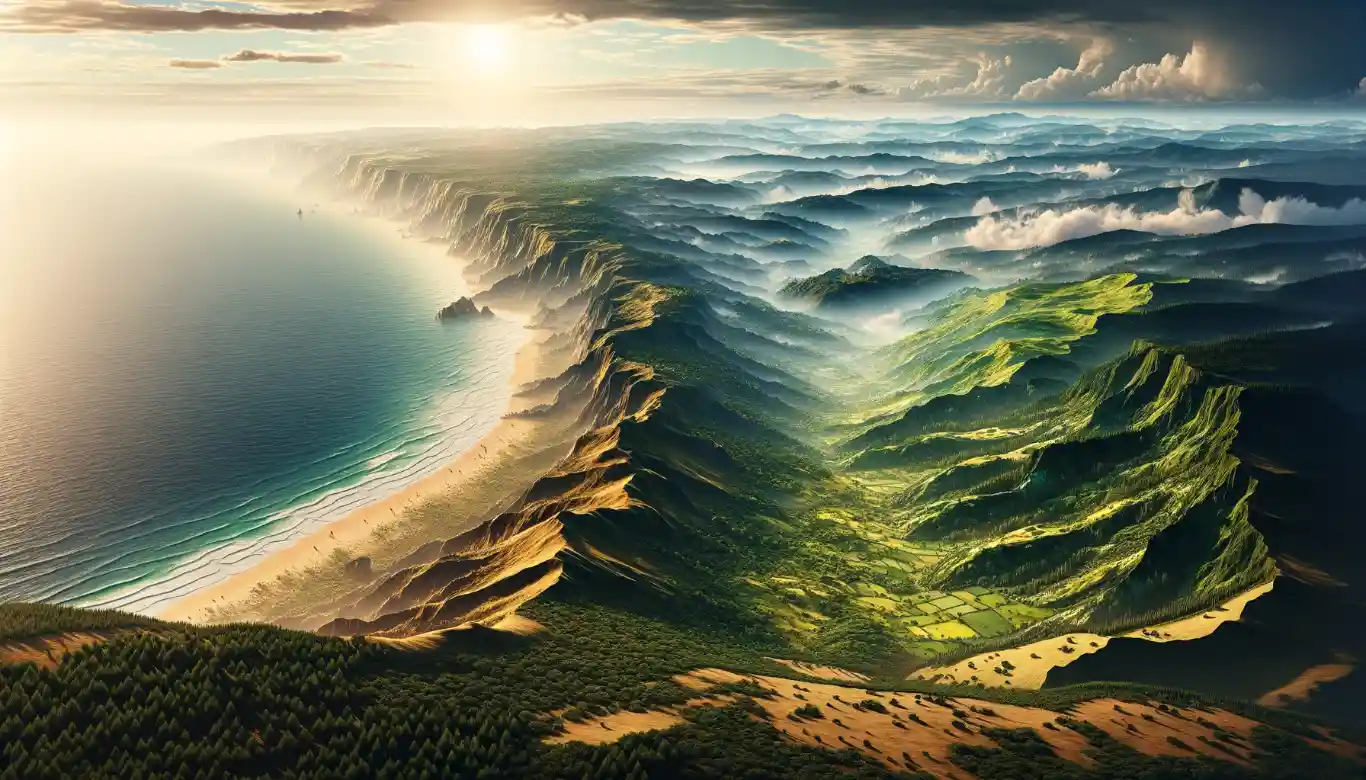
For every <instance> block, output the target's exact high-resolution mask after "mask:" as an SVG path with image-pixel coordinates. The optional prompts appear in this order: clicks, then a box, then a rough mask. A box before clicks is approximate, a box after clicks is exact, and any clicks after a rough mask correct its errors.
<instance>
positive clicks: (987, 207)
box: [972, 195, 1001, 217]
mask: <svg viewBox="0 0 1366 780" xmlns="http://www.w3.org/2000/svg"><path fill="white" fill-rule="evenodd" d="M1000 210H1001V207H1000V206H997V205H996V204H995V203H992V202H991V198H988V197H986V196H985V195H983V196H982V199H981V200H979V201H977V202H976V203H974V204H972V216H974V217H981V216H985V215H987V214H990V213H992V212H994V211H1000Z"/></svg>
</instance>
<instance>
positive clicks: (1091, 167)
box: [1053, 161, 1118, 180]
mask: <svg viewBox="0 0 1366 780" xmlns="http://www.w3.org/2000/svg"><path fill="white" fill-rule="evenodd" d="M1053 173H1080V174H1082V175H1083V176H1085V177H1086V178H1088V179H1096V180H1100V179H1108V178H1110V177H1111V176H1114V175H1115V174H1116V173H1118V171H1116V170H1115V169H1114V168H1111V167H1110V163H1108V162H1105V161H1101V162H1098V163H1082V164H1081V165H1078V166H1077V167H1075V168H1064V167H1063V166H1061V165H1055V166H1053Z"/></svg>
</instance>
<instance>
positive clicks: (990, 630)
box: [960, 609, 1015, 636]
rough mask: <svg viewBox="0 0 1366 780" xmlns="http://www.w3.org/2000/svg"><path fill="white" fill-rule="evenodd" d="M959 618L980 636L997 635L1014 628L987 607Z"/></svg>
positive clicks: (1006, 632)
mask: <svg viewBox="0 0 1366 780" xmlns="http://www.w3.org/2000/svg"><path fill="white" fill-rule="evenodd" d="M960 619H961V620H962V621H963V622H964V623H966V624H968V626H970V627H971V628H972V630H973V631H976V632H977V633H978V635H980V636H998V635H1000V634H1008V633H1010V632H1011V631H1014V630H1015V626H1014V624H1012V623H1011V622H1010V621H1009V620H1007V619H1005V618H1003V617H1001V616H1000V615H999V614H998V613H996V612H993V611H991V610H989V609H983V610H978V611H977V612H973V613H972V614H970V615H964V616H963V617H962V618H960Z"/></svg>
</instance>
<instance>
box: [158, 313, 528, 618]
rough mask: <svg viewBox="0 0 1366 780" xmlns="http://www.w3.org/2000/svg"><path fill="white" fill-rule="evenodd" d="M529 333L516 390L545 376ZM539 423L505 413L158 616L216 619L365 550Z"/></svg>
mask: <svg viewBox="0 0 1366 780" xmlns="http://www.w3.org/2000/svg"><path fill="white" fill-rule="evenodd" d="M499 315H500V316H506V317H513V316H515V315H507V314H505V313H504V312H499ZM531 334H532V332H531V331H528V339H527V341H526V342H525V343H524V344H523V346H522V348H521V349H520V350H518V353H517V356H516V365H515V368H514V371H513V376H512V386H513V388H514V390H515V389H516V388H518V387H521V386H522V385H524V384H526V383H528V382H531V381H533V380H535V379H538V378H540V377H541V376H543V373H542V372H543V371H544V368H545V367H544V366H543V365H542V363H543V362H544V361H545V360H549V359H551V358H550V356H547V355H544V354H543V352H542V349H541V347H542V343H541V341H540V338H538V337H534V336H532V335H531ZM537 335H538V336H539V335H540V334H537ZM522 403H523V402H522V401H520V400H519V399H518V398H517V397H516V396H514V397H513V399H512V407H513V408H512V409H510V410H509V411H518V410H520V409H521V408H522ZM538 427H539V426H538V423H536V422H534V421H529V420H518V419H507V418H506V417H504V418H503V419H501V420H499V421H498V423H497V425H495V427H494V428H493V430H491V431H490V432H489V433H488V434H487V435H486V436H485V437H484V438H482V439H480V440H479V441H478V442H477V443H475V445H474V446H473V447H471V448H470V449H469V450H467V451H465V452H464V453H462V454H461V455H460V456H459V457H458V458H456V459H455V460H454V461H451V462H450V463H447V464H446V468H444V469H442V470H441V471H440V472H438V473H436V474H432V475H430V476H428V477H426V478H425V479H422V480H419V481H418V482H416V483H414V484H413V485H412V486H410V487H408V488H407V489H405V490H403V491H400V492H399V493H396V494H394V495H391V496H389V497H388V498H385V499H383V500H381V501H377V502H375V503H373V504H369V505H366V506H363V507H361V508H359V509H357V510H356V511H354V512H352V513H351V514H349V515H347V516H345V517H343V518H341V519H340V520H337V521H336V522H333V523H330V524H328V525H327V526H325V527H323V528H321V529H319V530H318V531H316V532H315V533H313V534H310V535H309V536H306V537H303V538H301V539H299V540H298V541H297V542H295V543H294V544H292V545H290V546H289V547H287V548H285V549H283V550H279V551H277V552H275V553H272V554H271V555H268V556H266V557H265V558H263V559H262V560H261V561H260V562H258V563H257V564H255V565H254V566H252V567H251V568H249V569H246V570H244V571H241V572H238V573H236V574H233V575H232V576H231V577H229V578H228V579H226V580H224V581H223V582H220V583H218V584H216V585H212V586H209V587H207V588H203V589H200V590H198V591H195V592H194V593H191V594H190V595H188V596H185V597H184V598H181V599H178V600H176V601H174V602H172V603H170V604H169V605H167V606H166V607H165V608H164V609H163V610H161V611H160V613H158V614H157V615H156V616H157V617H159V618H162V619H164V620H182V621H187V622H192V623H208V622H217V621H216V618H221V617H222V616H224V615H225V614H228V615H231V614H232V612H233V610H232V606H233V605H237V604H242V603H243V602H246V601H247V600H248V599H249V598H250V597H251V596H252V591H253V590H254V589H255V588H257V586H259V585H263V584H266V583H271V582H273V581H275V580H276V579H277V578H279V577H280V576H281V575H284V574H287V573H289V572H298V571H301V570H304V569H307V568H309V567H311V566H317V565H320V564H324V563H326V562H327V561H328V559H329V557H330V556H331V555H332V554H333V552H334V551H337V550H346V551H348V552H349V553H350V554H353V555H356V554H364V550H365V548H366V545H367V543H368V542H369V541H370V539H371V536H372V534H373V533H374V532H375V531H377V530H380V529H382V528H385V527H386V526H390V525H395V524H398V523H401V522H402V519H403V515H404V512H405V511H406V510H408V509H410V508H414V507H417V506H419V505H421V504H422V503H423V502H426V501H429V500H432V499H437V498H440V497H443V496H448V495H451V494H453V493H456V492H460V491H472V490H473V489H474V487H475V486H476V485H481V483H487V482H488V480H487V470H488V469H489V468H491V467H492V466H493V465H494V464H497V463H499V462H502V461H504V460H508V459H512V458H515V457H518V456H520V455H524V454H525V453H526V452H527V451H529V450H531V449H533V448H534V446H535V445H534V442H535V440H536V433H537V431H538ZM483 486H486V485H483Z"/></svg>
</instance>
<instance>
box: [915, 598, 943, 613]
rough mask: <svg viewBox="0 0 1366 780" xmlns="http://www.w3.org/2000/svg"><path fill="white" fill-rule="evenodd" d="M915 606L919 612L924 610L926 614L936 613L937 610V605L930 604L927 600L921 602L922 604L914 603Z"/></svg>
mask: <svg viewBox="0 0 1366 780" xmlns="http://www.w3.org/2000/svg"><path fill="white" fill-rule="evenodd" d="M915 606H916V609H919V610H920V611H921V612H924V613H925V614H926V615H934V614H937V613H938V612H939V607H936V606H935V605H933V604H931V603H930V602H928V601H926V602H925V603H923V604H916V605H915Z"/></svg>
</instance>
